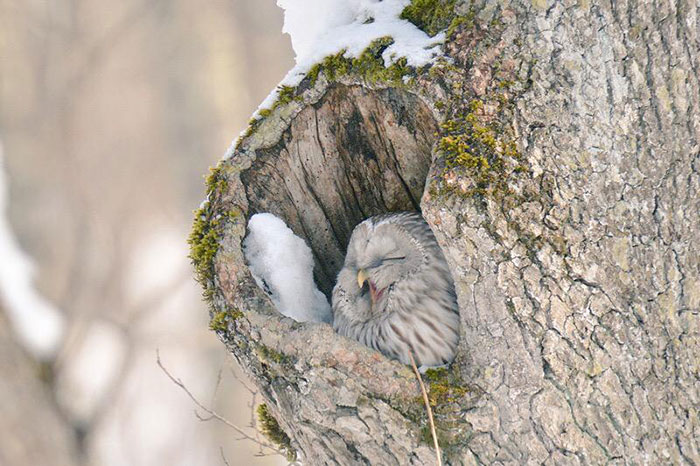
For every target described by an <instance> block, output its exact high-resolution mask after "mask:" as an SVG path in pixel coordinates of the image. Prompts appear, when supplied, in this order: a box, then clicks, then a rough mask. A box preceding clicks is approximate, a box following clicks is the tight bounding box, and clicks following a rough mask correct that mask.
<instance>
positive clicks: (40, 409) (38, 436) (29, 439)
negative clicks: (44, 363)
mask: <svg viewBox="0 0 700 466" xmlns="http://www.w3.org/2000/svg"><path fill="white" fill-rule="evenodd" d="M39 373H40V370H39V367H38V365H37V364H36V363H35V362H34V361H32V360H31V359H30V358H29V357H28V356H27V355H26V354H25V353H24V352H23V351H22V349H21V348H20V347H19V345H17V344H16V342H15V341H14V340H13V335H12V332H11V331H10V328H9V324H8V322H7V320H6V319H5V316H4V315H3V312H2V309H0V464H2V465H13V466H33V465H43V464H51V465H56V466H71V465H76V464H78V463H79V461H78V454H77V453H78V450H77V445H76V441H75V435H74V432H73V430H72V429H71V427H70V426H69V425H68V423H66V422H65V421H64V420H63V419H62V418H61V416H60V414H59V413H58V412H57V410H56V407H55V404H53V402H52V401H51V396H52V394H51V392H50V391H49V390H48V388H47V387H46V386H45V385H44V383H43V382H42V381H41V379H40V378H39Z"/></svg>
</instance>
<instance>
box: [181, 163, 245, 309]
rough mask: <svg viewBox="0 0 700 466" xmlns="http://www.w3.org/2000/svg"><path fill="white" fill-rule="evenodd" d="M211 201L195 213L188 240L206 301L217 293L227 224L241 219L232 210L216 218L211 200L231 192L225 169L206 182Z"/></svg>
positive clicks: (216, 171)
mask: <svg viewBox="0 0 700 466" xmlns="http://www.w3.org/2000/svg"><path fill="white" fill-rule="evenodd" d="M206 185H207V201H205V202H204V203H203V204H202V207H200V208H199V209H197V210H195V212H194V221H193V223H192V231H191V232H190V236H189V238H188V239H187V242H188V244H189V246H190V254H189V257H190V260H191V261H192V265H193V266H194V270H195V278H196V279H197V281H199V282H200V283H201V285H202V287H203V288H204V297H205V298H206V299H207V300H211V297H212V294H213V290H214V284H213V279H214V258H215V257H216V253H217V252H218V250H219V241H220V240H221V237H222V235H223V229H224V226H225V225H226V222H229V221H232V220H234V219H236V218H237V217H239V216H240V211H238V210H237V209H232V210H230V211H228V212H226V213H225V214H216V215H215V214H214V212H213V210H212V208H211V197H212V196H215V195H219V196H220V195H222V194H223V193H225V192H226V191H227V189H228V179H227V177H226V173H225V172H224V171H223V170H222V169H221V167H220V166H219V167H216V168H213V169H211V173H210V174H209V176H208V177H207V180H206Z"/></svg>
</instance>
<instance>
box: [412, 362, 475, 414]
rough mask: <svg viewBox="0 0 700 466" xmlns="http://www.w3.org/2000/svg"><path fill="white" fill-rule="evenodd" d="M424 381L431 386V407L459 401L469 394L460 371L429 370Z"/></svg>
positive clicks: (429, 397)
mask: <svg viewBox="0 0 700 466" xmlns="http://www.w3.org/2000/svg"><path fill="white" fill-rule="evenodd" d="M423 379H424V380H425V382H426V383H428V385H429V386H430V392H429V393H428V400H429V401H430V406H432V407H434V408H435V407H438V406H440V405H443V404H446V403H453V402H456V401H459V399H460V398H462V397H463V396H464V395H466V394H467V393H468V392H469V388H468V387H467V386H466V385H465V384H464V382H463V381H462V379H461V377H460V374H459V372H458V370H457V369H456V368H455V367H453V368H452V369H450V370H449V371H448V370H447V369H446V368H444V367H443V368H439V369H428V370H427V371H425V374H424V375H423Z"/></svg>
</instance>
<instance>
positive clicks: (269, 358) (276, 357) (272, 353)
mask: <svg viewBox="0 0 700 466" xmlns="http://www.w3.org/2000/svg"><path fill="white" fill-rule="evenodd" d="M257 349H258V355H259V356H260V360H262V361H266V362H274V363H276V364H288V363H290V362H291V361H290V358H289V356H287V355H285V354H283V353H280V352H279V351H277V350H274V349H272V348H270V347H269V346H265V345H262V344H260V345H258V346H257Z"/></svg>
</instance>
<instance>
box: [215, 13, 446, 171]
mask: <svg viewBox="0 0 700 466" xmlns="http://www.w3.org/2000/svg"><path fill="white" fill-rule="evenodd" d="M409 3H410V0H277V5H278V6H279V7H281V8H282V9H283V10H284V26H283V27H282V31H283V32H285V33H287V34H289V36H290V38H291V40H292V48H293V49H294V53H295V54H296V57H295V60H296V65H295V66H294V67H293V68H292V69H291V70H290V71H289V72H288V73H287V75H286V76H285V77H284V79H282V81H281V82H280V83H279V85H278V87H277V88H275V89H274V90H273V91H272V92H271V93H270V94H269V95H268V96H267V97H266V98H265V100H263V102H262V103H261V104H260V106H259V107H258V109H257V110H256V111H255V113H254V114H253V118H259V114H260V110H262V109H266V108H271V107H272V105H273V104H274V103H275V101H276V100H277V98H278V95H279V87H280V86H296V85H298V84H299V83H300V82H301V80H302V79H303V78H304V76H306V73H308V71H309V70H310V69H311V67H312V66H314V65H315V64H316V63H319V62H320V61H322V60H323V59H324V58H326V57H327V56H329V55H335V54H337V53H340V52H342V51H343V50H344V51H345V53H344V56H345V57H347V58H356V57H358V56H360V54H361V53H362V51H363V50H365V49H366V48H367V47H368V46H369V45H370V44H371V43H372V41H374V40H376V39H379V38H381V37H386V36H391V37H392V38H393V39H394V43H393V44H392V45H390V46H389V47H388V48H387V49H386V50H385V51H384V53H383V54H382V58H383V59H384V64H385V65H386V66H390V65H391V64H393V63H394V62H395V61H396V60H398V59H399V58H402V57H405V58H406V61H407V64H408V65H410V66H414V67H420V66H423V65H427V64H428V63H430V62H432V61H433V60H434V59H435V58H436V57H438V56H439V55H440V54H441V50H440V44H442V43H443V42H444V41H445V34H444V33H440V34H437V35H436V36H434V37H430V36H428V35H427V34H426V33H425V32H423V31H421V30H420V29H418V28H417V27H416V26H415V25H413V24H412V23H411V22H409V21H406V20H403V19H401V18H399V16H400V15H401V12H402V11H403V9H404V8H405V7H406V6H407V5H408V4H409ZM242 134H243V133H242ZM239 138H240V136H239V137H238V138H236V140H234V141H233V143H232V144H231V148H229V150H228V151H227V152H226V156H225V158H228V157H230V156H231V155H232V154H233V150H232V149H234V148H235V147H236V142H237V140H238V139H239Z"/></svg>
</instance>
